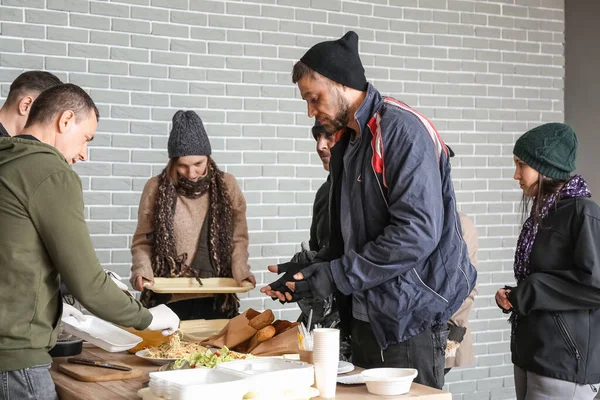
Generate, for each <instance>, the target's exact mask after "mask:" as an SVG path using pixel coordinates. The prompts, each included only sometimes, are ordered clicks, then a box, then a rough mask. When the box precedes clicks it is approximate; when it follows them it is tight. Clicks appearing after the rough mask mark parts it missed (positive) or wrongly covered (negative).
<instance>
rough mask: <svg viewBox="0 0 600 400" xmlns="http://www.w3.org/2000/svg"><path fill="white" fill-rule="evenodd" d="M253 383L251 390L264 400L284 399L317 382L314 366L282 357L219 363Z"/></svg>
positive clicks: (220, 366) (219, 368)
mask: <svg viewBox="0 0 600 400" xmlns="http://www.w3.org/2000/svg"><path fill="white" fill-rule="evenodd" d="M216 369H218V370H222V371H228V372H231V373H234V374H237V375H239V376H244V377H246V378H247V379H248V380H249V383H250V389H251V390H250V391H251V392H253V393H256V395H257V396H258V397H260V398H270V399H280V398H284V397H285V396H286V395H288V394H291V393H292V392H295V391H305V390H307V389H308V388H309V387H311V386H312V385H313V384H314V383H315V372H314V368H313V366H312V365H309V364H307V363H305V362H301V361H291V360H284V359H281V358H266V357H265V358H253V359H249V360H236V361H230V362H226V363H221V364H217V366H216Z"/></svg>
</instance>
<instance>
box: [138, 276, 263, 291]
mask: <svg viewBox="0 0 600 400" xmlns="http://www.w3.org/2000/svg"><path fill="white" fill-rule="evenodd" d="M252 289H253V286H252V284H251V283H250V282H244V284H243V286H238V285H237V283H236V282H235V279H233V278H206V279H202V286H200V285H199V284H198V282H197V281H196V279H194V278H154V285H153V286H148V290H152V291H153V292H154V293H206V294H210V293H246V292H248V291H250V290H252Z"/></svg>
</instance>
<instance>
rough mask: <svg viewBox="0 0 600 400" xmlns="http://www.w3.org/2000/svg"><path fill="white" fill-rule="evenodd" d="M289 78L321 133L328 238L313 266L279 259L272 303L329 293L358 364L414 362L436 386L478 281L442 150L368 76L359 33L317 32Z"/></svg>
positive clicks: (429, 128)
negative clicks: (327, 141) (328, 135)
mask: <svg viewBox="0 0 600 400" xmlns="http://www.w3.org/2000/svg"><path fill="white" fill-rule="evenodd" d="M292 80H293V82H294V83H296V84H298V88H299V89H300V93H301V95H302V98H303V99H304V100H305V101H306V102H307V104H308V116H309V117H315V118H316V119H317V120H318V121H319V122H320V123H321V124H323V125H324V126H325V127H326V129H327V130H328V131H333V132H334V131H337V130H339V129H343V130H344V134H343V135H342V136H341V138H340V140H339V141H338V142H337V144H336V145H335V146H334V147H333V148H332V149H331V159H330V174H331V193H330V230H331V232H330V239H329V242H330V243H329V246H328V247H326V248H325V249H323V250H321V251H320V252H319V253H318V254H317V256H316V257H315V259H314V261H313V263H311V264H300V263H286V264H280V265H276V266H270V267H269V270H270V271H271V272H276V273H284V274H283V276H282V277H280V278H279V279H278V280H277V281H275V282H273V283H271V284H270V285H269V286H266V287H265V288H263V289H261V291H262V292H264V293H266V294H267V295H269V296H271V297H272V298H274V299H279V300H280V301H297V300H298V299H301V298H312V299H319V298H325V297H326V296H328V295H330V294H331V293H335V294H336V296H337V297H336V298H337V303H338V305H339V308H340V317H341V323H342V326H341V328H342V335H347V334H350V335H351V341H352V361H353V363H354V364H356V365H357V366H360V367H363V368H373V367H384V366H385V367H410V368H416V369H417V370H418V371H419V374H418V376H417V378H416V381H417V382H419V383H422V384H425V385H428V386H432V387H437V388H441V387H442V385H443V384H444V348H445V346H446V338H447V335H448V330H447V321H448V319H449V318H450V317H451V316H452V315H453V314H454V313H455V312H456V311H457V310H458V309H459V307H460V306H461V304H462V303H463V301H464V300H465V298H466V297H467V296H468V295H469V293H470V292H471V290H472V289H473V287H474V286H475V280H476V277H477V272H476V271H475V268H474V267H473V265H471V262H470V261H469V254H468V251H467V247H466V245H465V242H464V240H463V238H462V235H461V227H460V220H459V218H458V214H457V211H456V198H455V195H454V189H453V187H452V181H451V176H450V162H449V157H448V156H449V154H448V150H447V148H446V146H445V145H444V142H443V141H442V139H441V137H440V135H439V134H438V132H437V131H436V129H435V128H434V126H433V124H432V123H431V122H430V121H429V120H428V119H427V118H425V117H424V116H423V115H421V114H420V113H418V112H417V111H415V110H413V109H412V108H410V107H409V106H407V105H406V104H404V103H402V102H400V101H398V100H395V99H392V98H388V97H383V96H382V95H381V94H380V93H379V92H378V91H377V89H375V88H374V87H373V86H372V85H371V84H369V83H368V82H367V80H366V78H365V72H364V68H363V66H362V63H361V61H360V56H359V54H358V35H357V34H356V33H354V32H348V33H346V34H345V35H344V36H343V37H342V38H340V39H338V40H333V41H327V42H322V43H318V44H316V45H314V46H313V47H312V48H311V49H309V50H308V51H307V52H306V54H305V55H304V56H303V57H302V58H301V60H300V61H299V62H298V63H296V65H295V66H294V69H293V72H292Z"/></svg>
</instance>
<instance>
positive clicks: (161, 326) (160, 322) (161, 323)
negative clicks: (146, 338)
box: [146, 304, 179, 336]
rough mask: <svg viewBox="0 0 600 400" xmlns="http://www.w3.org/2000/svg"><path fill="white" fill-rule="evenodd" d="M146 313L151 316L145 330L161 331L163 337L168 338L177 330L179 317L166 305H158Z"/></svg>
mask: <svg viewBox="0 0 600 400" xmlns="http://www.w3.org/2000/svg"><path fill="white" fill-rule="evenodd" d="M148 311H150V314H152V322H150V325H148V327H147V328H146V330H149V331H162V334H163V336H169V335H171V334H173V333H175V332H177V330H178V329H179V317H178V316H177V314H175V313H174V312H173V311H172V310H171V309H170V308H169V307H167V306H166V305H164V304H160V305H158V306H156V307H152V308H150V309H148Z"/></svg>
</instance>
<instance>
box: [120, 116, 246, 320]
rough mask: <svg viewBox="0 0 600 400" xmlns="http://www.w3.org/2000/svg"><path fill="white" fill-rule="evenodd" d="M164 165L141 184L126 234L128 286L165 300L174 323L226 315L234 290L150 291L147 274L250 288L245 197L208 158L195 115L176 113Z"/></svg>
mask: <svg viewBox="0 0 600 400" xmlns="http://www.w3.org/2000/svg"><path fill="white" fill-rule="evenodd" d="M168 154H169V162H168V163H167V166H166V168H165V169H164V170H163V171H162V172H161V174H160V175H158V176H155V177H153V178H151V179H150V180H149V181H148V182H147V183H146V186H145V187H144V192H143V193H142V197H141V200H140V206H139V210H138V226H137V229H136V232H135V234H134V236H133V243H132V246H131V254H132V256H133V261H132V266H131V284H132V285H133V287H134V288H135V289H137V290H141V291H142V296H141V301H142V304H145V305H150V304H151V305H157V304H167V306H169V307H170V308H171V309H172V310H173V311H174V312H175V313H176V314H177V315H178V316H179V318H180V319H182V320H189V319H217V318H231V317H233V316H235V315H237V314H238V309H239V300H238V298H237V296H236V295H235V294H219V295H216V296H214V297H212V295H208V296H210V297H207V295H199V294H195V295H182V294H174V295H170V294H156V293H154V292H152V291H150V290H148V289H147V286H148V285H152V283H153V281H154V277H155V276H156V277H165V278H170V277H195V278H211V277H222V278H225V277H226V278H234V279H235V280H236V282H237V283H238V284H239V285H242V283H243V282H244V281H249V282H251V283H252V284H253V285H256V281H255V279H254V275H252V273H251V272H250V267H249V266H248V224H247V222H246V201H245V199H244V196H243V194H242V192H241V191H240V188H239V187H238V185H237V183H236V180H235V178H234V177H233V175H231V174H228V173H225V172H222V171H221V170H219V167H217V165H216V164H215V162H214V161H213V159H212V158H211V157H210V155H211V147H210V141H209V140H208V136H207V135H206V131H205V130H204V125H203V124H202V120H201V119H200V117H199V116H198V115H197V114H196V113H195V112H193V111H182V110H180V111H177V112H176V113H175V115H174V116H173V127H172V129H171V133H170V135H169V142H168Z"/></svg>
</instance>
